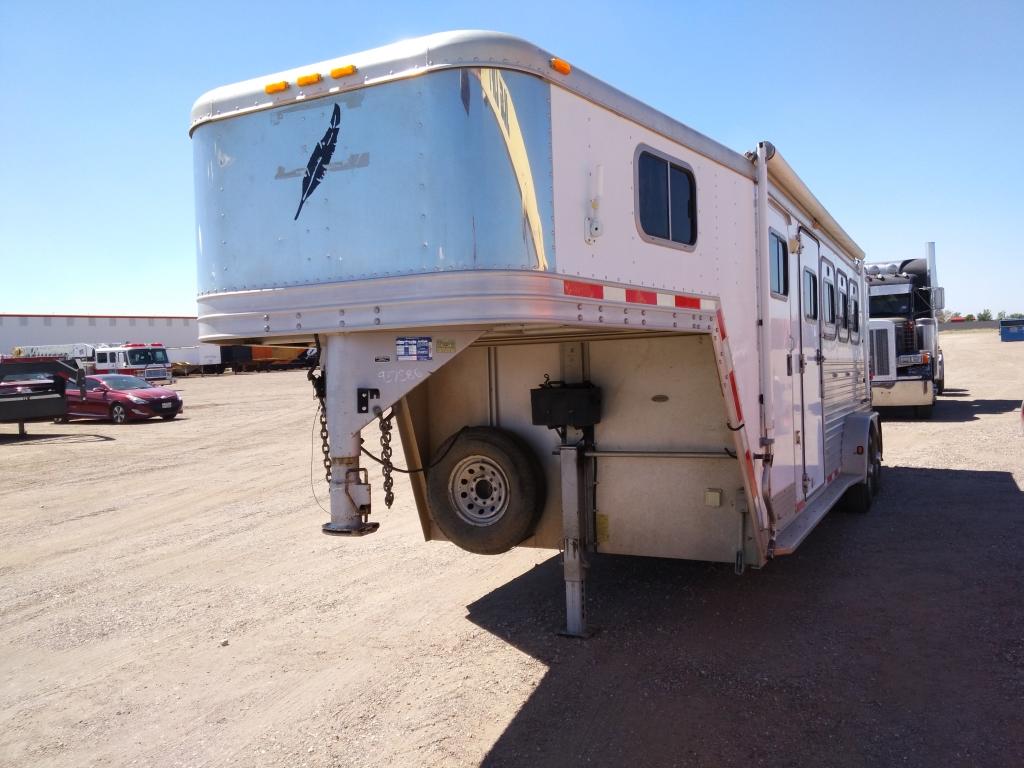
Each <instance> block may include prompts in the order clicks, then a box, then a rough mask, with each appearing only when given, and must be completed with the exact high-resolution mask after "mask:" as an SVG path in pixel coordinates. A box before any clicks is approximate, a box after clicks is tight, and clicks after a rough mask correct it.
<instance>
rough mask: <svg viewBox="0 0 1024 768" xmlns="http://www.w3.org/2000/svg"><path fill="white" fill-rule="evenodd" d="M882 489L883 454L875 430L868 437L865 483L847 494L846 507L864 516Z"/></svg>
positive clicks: (859, 484)
mask: <svg viewBox="0 0 1024 768" xmlns="http://www.w3.org/2000/svg"><path fill="white" fill-rule="evenodd" d="M881 487H882V452H881V450H880V445H879V441H878V435H877V434H876V432H875V430H874V429H872V430H871V435H870V436H869V437H868V469H867V473H866V475H865V476H864V482H863V483H857V484H856V485H855V486H853V487H852V488H850V490H848V491H847V492H846V507H847V509H849V510H850V511H851V512H856V513H858V514H864V513H865V512H867V511H868V510H869V509H871V502H872V500H873V499H874V498H875V496H877V495H878V491H879V490H880V489H881Z"/></svg>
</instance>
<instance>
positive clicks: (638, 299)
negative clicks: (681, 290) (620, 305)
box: [626, 288, 679, 304]
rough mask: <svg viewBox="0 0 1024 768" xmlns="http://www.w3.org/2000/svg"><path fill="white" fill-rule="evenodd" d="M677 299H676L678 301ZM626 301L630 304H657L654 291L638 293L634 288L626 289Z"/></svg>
mask: <svg viewBox="0 0 1024 768" xmlns="http://www.w3.org/2000/svg"><path fill="white" fill-rule="evenodd" d="M678 299H679V297H678V296H677V297H676V300H677V301H678ZM626 301H628V302H630V303H632V304H657V303H658V294H657V293H656V292H654V291H638V290H636V289H634V288H627V289H626Z"/></svg>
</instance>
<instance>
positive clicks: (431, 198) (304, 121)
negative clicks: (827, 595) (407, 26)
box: [191, 32, 882, 635]
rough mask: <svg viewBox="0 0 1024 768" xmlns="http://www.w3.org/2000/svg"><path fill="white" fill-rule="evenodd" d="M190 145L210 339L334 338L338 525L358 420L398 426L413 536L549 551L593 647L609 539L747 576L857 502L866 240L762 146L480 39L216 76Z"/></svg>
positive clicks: (333, 488) (557, 61)
mask: <svg viewBox="0 0 1024 768" xmlns="http://www.w3.org/2000/svg"><path fill="white" fill-rule="evenodd" d="M191 132H192V137H193V141H194V149H195V179H196V210H197V244H198V275H199V287H200V296H199V323H200V334H201V338H202V340H203V341H205V342H213V343H238V342H247V343H257V342H258V343H273V344H282V343H283V344H288V343H294V344H302V345H306V344H309V343H312V342H314V341H315V342H317V343H319V344H320V345H321V347H322V349H323V354H322V356H321V358H320V360H321V366H322V369H323V376H322V377H318V376H314V377H313V378H314V379H316V380H317V381H318V384H319V387H320V394H321V395H322V396H323V402H324V404H325V408H326V423H325V427H326V430H327V432H328V433H329V448H328V449H327V459H328V460H327V467H328V469H329V474H330V520H329V521H328V522H327V523H326V524H325V525H324V530H325V531H326V532H328V533H333V534H343V535H359V534H365V533H368V532H372V531H373V530H375V529H376V522H375V521H373V519H372V516H371V512H372V508H371V493H370V490H371V489H370V486H369V483H368V481H367V475H366V470H365V468H364V464H363V462H364V461H366V457H365V455H364V452H363V449H364V446H363V445H362V442H361V440H360V430H361V429H362V428H363V427H365V426H367V424H369V423H371V422H372V421H374V420H378V421H379V422H380V423H381V424H382V426H383V428H384V433H385V435H387V436H390V427H391V426H392V425H394V426H397V428H398V429H399V431H400V434H401V438H402V446H403V448H404V451H405V456H404V461H403V462H399V461H396V462H394V463H395V464H399V465H404V467H405V468H411V469H414V470H421V471H417V472H414V473H413V474H412V475H411V481H412V491H413V493H414V495H415V497H416V506H417V509H418V514H419V518H420V522H421V524H422V529H423V534H424V537H425V538H426V539H428V540H449V541H452V542H454V543H455V544H457V545H458V546H460V547H463V548H465V549H467V550H469V551H472V552H478V553H482V554H498V553H501V552H504V551H506V550H508V549H510V548H511V547H514V546H536V547H547V548H553V549H560V550H562V551H563V553H564V563H565V579H566V594H567V630H568V631H569V633H570V634H577V635H582V634H585V632H586V620H585V613H584V610H585V604H586V603H585V597H584V590H583V585H584V583H585V574H586V561H587V557H588V556H589V554H590V553H591V552H594V551H601V552H609V553H616V554H624V555H650V556H660V557H675V558H690V559H699V560H709V561H718V562H730V563H735V564H736V567H737V569H738V570H742V569H743V568H744V567H745V566H746V565H753V566H757V567H760V566H762V565H764V564H765V563H766V562H767V560H768V559H769V558H770V557H772V556H773V555H777V554H785V553H788V552H791V551H793V549H795V548H796V546H797V545H798V544H799V543H800V542H801V541H802V540H803V538H804V537H805V536H806V535H807V534H808V533H809V532H810V530H811V529H812V528H813V526H814V525H815V524H816V523H817V522H818V520H820V519H821V518H822V516H824V514H825V513H826V512H827V511H828V510H829V509H830V508H831V507H832V506H833V505H834V504H835V503H836V502H837V501H838V500H839V499H840V498H842V497H844V496H845V497H846V499H847V500H849V501H850V503H852V504H853V505H855V506H857V507H858V508H861V509H866V508H867V507H868V506H869V505H870V502H871V497H872V495H873V493H874V491H875V489H876V487H877V481H878V471H879V462H880V460H881V447H882V444H881V431H880V427H879V424H878V421H877V418H876V416H875V414H874V413H873V412H872V411H871V408H870V403H869V385H868V379H867V360H868V356H867V350H868V339H867V335H866V333H865V331H866V315H865V311H864V306H865V305H864V301H863V297H864V293H865V290H864V277H863V267H862V259H863V254H862V252H861V250H860V249H859V248H858V247H857V245H856V244H855V243H854V242H853V240H852V239H851V238H850V237H849V236H848V235H847V234H846V233H845V232H844V231H843V229H842V228H841V227H840V226H839V225H838V224H837V223H836V222H835V220H834V219H833V218H832V216H831V215H829V213H828V212H827V211H826V210H825V208H824V207H823V206H822V205H821V203H820V202H819V201H818V200H817V199H816V198H815V197H814V195H813V194H812V193H811V192H810V191H809V190H808V188H807V187H806V186H805V185H804V183H803V182H802V181H801V180H800V179H799V178H798V177H797V176H796V174H795V173H794V172H793V170H792V169H791V168H790V167H789V165H788V164H787V163H786V162H785V160H784V159H783V158H782V157H781V155H780V154H779V153H778V152H777V151H776V150H775V148H774V147H773V146H772V145H771V144H769V143H768V142H761V143H759V144H758V145H757V147H756V148H755V150H754V151H753V152H751V153H750V154H748V155H742V154H739V153H736V152H733V151H732V150H730V149H728V148H726V147H724V146H722V145H721V144H718V143H717V142H715V141H713V140H711V139H709V138H707V137H705V136H703V135H701V134H699V133H697V132H696V131H694V130H692V129H690V128H688V127H686V126H685V125H683V124H682V123H679V122H676V121H675V120H672V119H671V118H669V117H667V116H665V115H663V114H661V113H659V112H657V111H655V110H654V109H652V108H650V107H648V106H646V105H644V104H642V103H640V102H639V101H637V100H635V99H633V98H631V97H629V96H627V95H626V94H624V93H622V92H620V91H618V90H616V89H614V88H612V87H611V86H609V85H607V84H605V83H602V82H600V81H599V80H597V79H595V78H593V77H591V76H589V75H587V74H586V73H584V72H582V71H580V70H579V69H578V68H575V67H573V66H572V65H571V64H570V63H569V62H567V61H565V60H563V59H561V58H558V57H557V56H554V55H552V54H551V53H548V52H546V51H543V50H541V49H539V48H537V47H536V46H534V45H531V44H529V43H527V42H525V41H522V40H519V39H516V38H513V37H508V36H505V35H500V34H496V33H489V32H452V33H445V34H439V35H432V36H429V37H424V38H418V39H415V40H409V41H404V42H401V43H397V44H394V45H390V46H386V47H384V48H379V49H375V50H371V51H367V52H364V53H359V54H353V55H351V56H345V57H342V58H339V59H336V60H332V61H327V62H321V63H319V64H315V65H311V66H308V67H302V68H299V69H295V70H289V71H287V72H282V73H279V74H276V75H271V76H268V77H264V78H258V79H255V80H250V81H246V82H243V83H239V84H236V85H232V86H227V87H224V88H218V89H216V90H214V91H211V92H209V93H207V94H206V95H204V96H203V97H202V98H200V99H199V100H198V101H197V102H196V104H195V107H194V109H193V113H192V129H191ZM371 447H374V446H366V448H367V450H368V449H369V448H371ZM383 448H384V449H385V452H384V454H385V455H384V456H378V458H383V459H384V460H385V462H386V463H388V464H390V462H391V460H390V459H389V452H390V445H389V444H388V445H385V446H383ZM386 474H387V475H389V476H390V472H387V473H386ZM390 493H391V489H390V486H389V487H387V488H386V489H385V494H386V496H387V495H390Z"/></svg>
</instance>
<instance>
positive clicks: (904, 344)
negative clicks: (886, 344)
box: [895, 322, 917, 355]
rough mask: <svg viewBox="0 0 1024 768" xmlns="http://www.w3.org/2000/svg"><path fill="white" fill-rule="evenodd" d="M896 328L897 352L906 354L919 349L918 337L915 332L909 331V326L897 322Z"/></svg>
mask: <svg viewBox="0 0 1024 768" xmlns="http://www.w3.org/2000/svg"><path fill="white" fill-rule="evenodd" d="M895 328H896V354H897V355H906V354H910V353H912V352H916V351H917V339H915V338H914V334H913V333H907V326H906V325H905V324H904V323H901V322H897V323H895Z"/></svg>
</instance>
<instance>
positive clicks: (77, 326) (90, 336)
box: [0, 313, 199, 355]
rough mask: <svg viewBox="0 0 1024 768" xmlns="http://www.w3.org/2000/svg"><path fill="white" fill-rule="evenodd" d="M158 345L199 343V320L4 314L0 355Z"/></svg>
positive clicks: (175, 317)
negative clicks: (50, 348) (83, 345)
mask: <svg viewBox="0 0 1024 768" xmlns="http://www.w3.org/2000/svg"><path fill="white" fill-rule="evenodd" d="M126 341H127V342H146V343H152V342H157V343H160V344H163V345H164V346H166V347H184V346H191V345H194V344H197V343H198V341H199V334H198V331H197V329H196V318H195V317H185V316H151V317H144V316H135V317H131V316H127V315H30V314H24V315H19V314H3V313H0V355H9V354H11V352H12V350H13V349H14V348H15V347H21V346H29V345H40V344H74V343H76V342H88V343H92V344H96V343H107V344H116V343H120V342H126Z"/></svg>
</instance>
